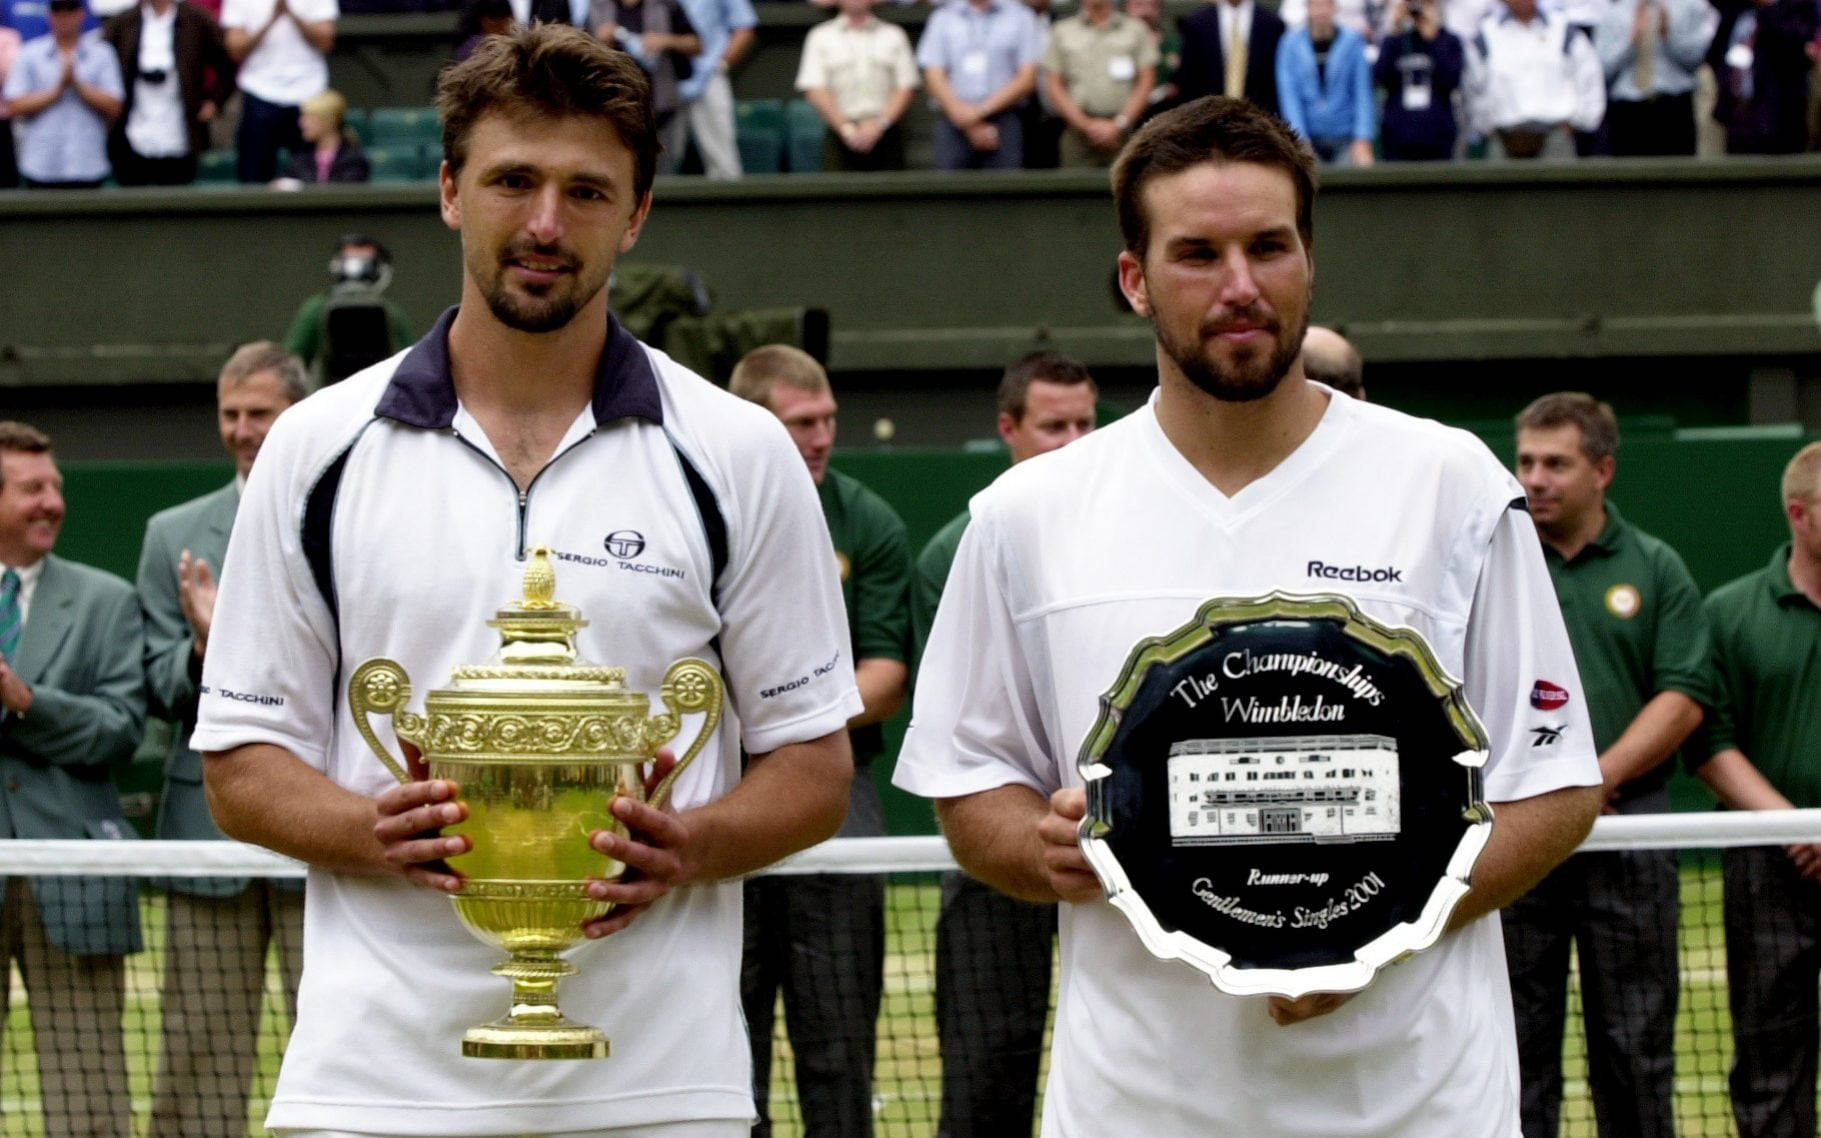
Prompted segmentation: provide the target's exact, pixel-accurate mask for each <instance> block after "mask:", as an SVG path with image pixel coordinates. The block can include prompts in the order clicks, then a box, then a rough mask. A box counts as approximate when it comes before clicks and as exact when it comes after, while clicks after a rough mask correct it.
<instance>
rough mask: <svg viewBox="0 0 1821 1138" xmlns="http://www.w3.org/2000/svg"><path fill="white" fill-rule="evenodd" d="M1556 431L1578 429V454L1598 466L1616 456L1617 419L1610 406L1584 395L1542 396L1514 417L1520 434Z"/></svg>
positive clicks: (1562, 393)
mask: <svg viewBox="0 0 1821 1138" xmlns="http://www.w3.org/2000/svg"><path fill="white" fill-rule="evenodd" d="M1557 427H1579V428H1580V429H1581V453H1582V454H1584V455H1586V456H1587V458H1588V460H1589V461H1592V462H1598V461H1600V460H1601V459H1603V458H1611V457H1613V456H1614V455H1616V454H1618V453H1619V418H1618V416H1617V415H1614V414H1613V413H1612V404H1610V403H1602V402H1600V401H1599V400H1598V399H1595V398H1594V397H1593V396H1591V395H1589V394H1587V393H1586V392H1585V391H1558V392H1555V393H1554V394H1553V395H1545V396H1543V397H1542V398H1541V399H1538V400H1536V401H1535V402H1534V403H1532V404H1531V405H1530V406H1528V407H1526V408H1524V409H1523V410H1522V411H1519V412H1518V414H1517V429H1518V430H1520V431H1550V430H1554V429H1555V428H1557Z"/></svg>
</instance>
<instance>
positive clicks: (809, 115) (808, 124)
mask: <svg viewBox="0 0 1821 1138" xmlns="http://www.w3.org/2000/svg"><path fill="white" fill-rule="evenodd" d="M784 131H785V135H786V136H787V138H788V139H789V143H788V152H789V156H790V159H789V160H790V172H791V173H793V174H813V173H815V172H816V171H818V170H820V169H822V136H823V135H825V134H827V133H828V124H827V123H825V122H823V121H822V116H821V115H820V114H819V113H817V111H816V108H814V107H812V106H810V105H809V100H807V99H792V100H791V101H790V102H789V103H788V104H787V105H786V106H785V108H784Z"/></svg>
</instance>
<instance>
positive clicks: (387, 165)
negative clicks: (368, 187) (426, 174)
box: [367, 146, 419, 182]
mask: <svg viewBox="0 0 1821 1138" xmlns="http://www.w3.org/2000/svg"><path fill="white" fill-rule="evenodd" d="M367 164H368V165H369V166H370V167H372V170H373V181H375V182H415V181H417V179H418V177H419V174H418V168H417V167H418V153H417V147H415V146H409V147H404V146H376V147H374V148H372V149H371V150H368V151H367Z"/></svg>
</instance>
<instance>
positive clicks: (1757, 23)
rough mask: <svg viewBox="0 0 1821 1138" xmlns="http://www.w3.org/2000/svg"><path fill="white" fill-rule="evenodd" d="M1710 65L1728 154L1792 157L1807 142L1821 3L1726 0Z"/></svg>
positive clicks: (1717, 114)
mask: <svg viewBox="0 0 1821 1138" xmlns="http://www.w3.org/2000/svg"><path fill="white" fill-rule="evenodd" d="M1720 9H1721V13H1722V15H1721V17H1720V30H1719V34H1718V35H1717V36H1715V37H1714V41H1713V47H1712V48H1711V49H1710V52H1709V55H1708V59H1709V62H1711V63H1712V64H1713V69H1714V78H1715V79H1716V80H1717V81H1718V82H1719V87H1720V91H1719V98H1718V99H1717V100H1716V101H1715V103H1714V120H1715V121H1716V122H1719V123H1720V124H1721V125H1722V126H1724V127H1725V128H1726V152H1727V153H1728V154H1794V153H1796V152H1797V151H1800V150H1801V149H1802V148H1803V145H1804V144H1805V143H1806V142H1807V141H1808V79H1809V72H1810V71H1811V70H1812V69H1813V60H1812V59H1811V58H1810V55H1809V52H1810V51H1811V50H1812V49H1813V48H1814V46H1815V24H1816V16H1817V14H1816V11H1815V0H1728V2H1726V3H1723V4H1721V5H1720Z"/></svg>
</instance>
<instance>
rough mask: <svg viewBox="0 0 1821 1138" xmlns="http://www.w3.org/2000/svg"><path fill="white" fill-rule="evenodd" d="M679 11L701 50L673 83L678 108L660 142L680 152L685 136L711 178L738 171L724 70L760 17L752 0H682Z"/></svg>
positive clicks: (742, 52)
mask: <svg viewBox="0 0 1821 1138" xmlns="http://www.w3.org/2000/svg"><path fill="white" fill-rule="evenodd" d="M682 4H683V11H684V12H685V13H686V14H687V15H688V16H689V22H690V23H692V24H694V25H695V29H696V35H698V36H700V37H701V38H702V54H700V55H698V56H696V57H695V70H694V72H692V73H691V74H690V76H689V78H687V79H685V80H683V81H682V82H680V83H678V84H677V95H678V96H679V97H680V98H681V99H682V100H683V110H682V113H680V114H678V115H677V116H676V118H674V119H672V120H671V123H670V126H669V129H668V130H666V132H665V134H666V136H667V137H666V138H665V139H664V147H665V149H666V150H668V151H669V152H670V153H671V154H673V155H675V156H677V157H678V158H681V157H682V154H683V146H684V144H685V143H686V141H687V140H688V139H689V138H692V137H693V138H694V139H695V141H696V152H697V153H698V154H700V155H701V156H702V172H703V173H704V174H707V175H708V176H709V177H710V178H738V177H739V176H740V148H739V146H738V145H737V144H736V142H735V140H734V128H733V84H732V83H730V82H729V81H728V78H727V75H728V72H730V71H732V70H733V69H734V67H735V66H737V65H738V64H739V62H740V60H741V59H743V58H745V56H746V53H747V52H748V51H749V50H751V48H752V41H753V39H754V38H755V37H756V36H757V34H758V33H757V32H755V31H754V30H753V29H755V28H757V27H758V26H759V17H758V14H757V13H756V12H754V11H753V8H752V0H682Z"/></svg>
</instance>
